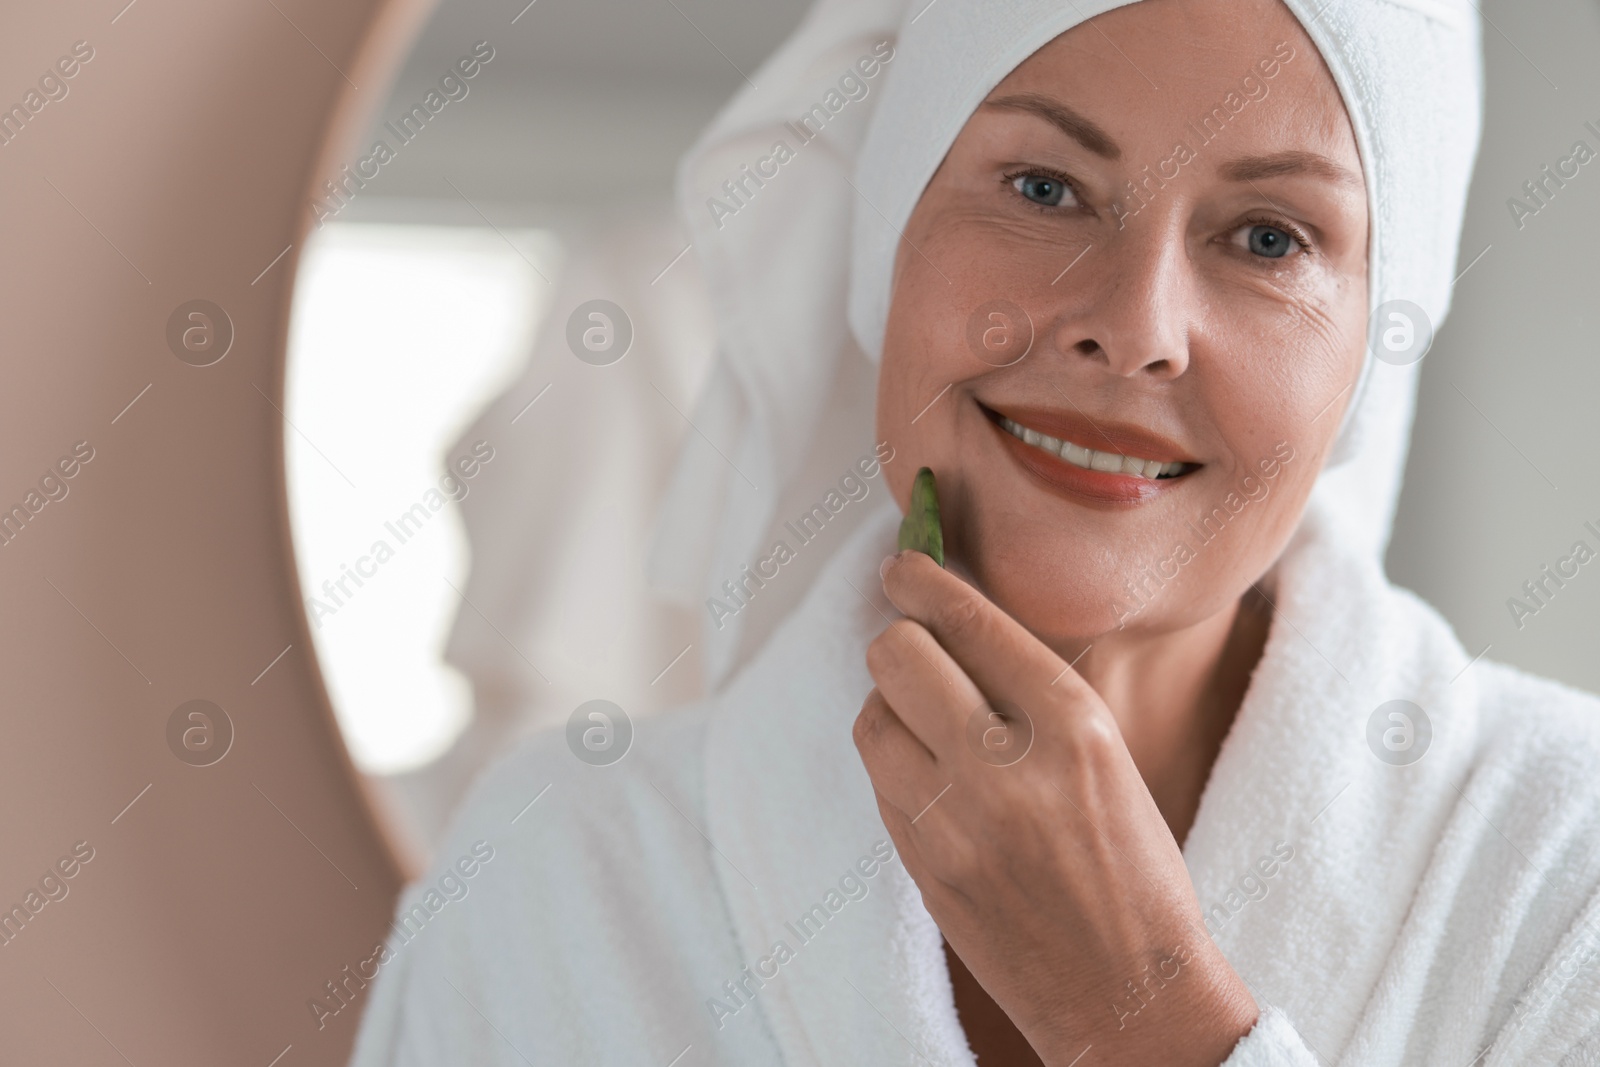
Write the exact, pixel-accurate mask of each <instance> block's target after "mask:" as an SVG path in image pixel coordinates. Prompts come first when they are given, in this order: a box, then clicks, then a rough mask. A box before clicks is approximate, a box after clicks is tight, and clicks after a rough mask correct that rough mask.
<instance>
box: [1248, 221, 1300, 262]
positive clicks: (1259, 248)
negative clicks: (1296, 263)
mask: <svg viewBox="0 0 1600 1067" xmlns="http://www.w3.org/2000/svg"><path fill="white" fill-rule="evenodd" d="M1248 243H1249V246H1250V251H1252V252H1254V253H1255V254H1256V255H1258V256H1266V257H1267V258H1269V259H1277V258H1278V257H1280V256H1283V255H1285V254H1287V253H1288V251H1289V249H1290V247H1291V246H1292V245H1294V244H1295V239H1294V238H1293V237H1290V236H1289V234H1288V233H1286V232H1284V231H1283V230H1280V229H1279V228H1278V227H1276V226H1252V227H1250V236H1249V242H1248Z"/></svg>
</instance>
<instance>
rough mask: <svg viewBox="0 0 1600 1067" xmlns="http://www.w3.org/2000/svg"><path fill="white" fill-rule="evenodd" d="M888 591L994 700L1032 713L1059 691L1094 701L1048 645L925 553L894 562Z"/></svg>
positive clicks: (888, 568)
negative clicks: (1041, 699) (1043, 698)
mask: <svg viewBox="0 0 1600 1067" xmlns="http://www.w3.org/2000/svg"><path fill="white" fill-rule="evenodd" d="M883 591H884V593H885V594H886V595H887V596H888V598H889V600H890V602H891V603H893V604H894V606H895V607H897V608H899V609H900V611H901V613H902V614H904V615H905V616H907V617H908V618H911V619H915V620H916V621H917V622H919V623H921V624H922V625H923V626H925V627H926V628H927V629H928V631H929V632H930V633H932V634H933V636H934V638H935V639H936V640H937V641H938V643H939V644H940V646H942V647H943V648H944V649H945V650H946V651H947V652H949V654H950V656H951V658H952V659H954V660H955V662H956V663H957V665H959V666H960V667H961V669H962V670H963V671H964V672H965V673H966V675H967V676H968V677H969V678H970V679H971V680H972V681H973V682H974V683H976V684H977V686H978V688H979V689H980V690H982V691H983V692H984V693H986V694H988V695H989V696H991V697H1003V698H1008V699H1010V700H1014V701H1016V702H1017V703H1018V704H1021V705H1022V706H1023V707H1024V708H1026V707H1027V705H1028V704H1029V703H1031V702H1034V701H1035V700H1036V699H1037V698H1039V697H1041V696H1044V695H1045V694H1046V691H1048V690H1054V692H1053V693H1051V694H1050V695H1052V696H1059V695H1068V694H1076V695H1079V696H1088V695H1089V693H1088V692H1087V690H1088V683H1086V682H1085V681H1084V680H1083V679H1082V678H1081V677H1080V676H1079V675H1078V674H1077V672H1076V671H1073V670H1071V669H1070V668H1067V664H1066V663H1065V662H1064V661H1063V660H1062V659H1061V657H1060V656H1058V655H1056V654H1055V652H1053V651H1052V650H1051V649H1050V648H1049V647H1048V646H1046V645H1045V644H1044V642H1042V641H1040V640H1039V639H1038V638H1037V637H1035V636H1033V634H1032V633H1030V632H1029V631H1028V629H1027V628H1026V627H1024V626H1023V625H1022V624H1021V623H1019V622H1017V620H1015V619H1013V618H1012V617H1011V616H1010V615H1008V614H1006V613H1005V612H1004V611H1002V610H1000V608H999V607H998V606H996V605H995V604H994V603H993V602H992V601H991V600H989V598H988V597H986V596H984V595H983V594H982V593H981V592H979V591H978V590H977V589H975V588H973V587H972V586H970V585H968V584H967V583H966V582H964V581H962V580H961V579H960V578H959V577H957V576H956V575H954V574H952V573H951V572H949V571H947V570H945V569H944V568H943V567H940V566H939V565H938V564H937V563H935V562H934V561H933V560H932V559H931V558H930V557H928V556H926V555H924V554H923V553H921V552H901V553H898V554H897V555H895V556H892V557H890V561H889V562H888V563H887V564H886V565H885V567H884V569H883ZM1063 668H1067V669H1066V670H1065V671H1063Z"/></svg>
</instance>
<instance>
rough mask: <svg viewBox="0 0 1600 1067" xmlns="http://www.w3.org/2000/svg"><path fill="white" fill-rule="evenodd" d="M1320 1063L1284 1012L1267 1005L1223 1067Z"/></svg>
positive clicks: (1287, 1066)
mask: <svg viewBox="0 0 1600 1067" xmlns="http://www.w3.org/2000/svg"><path fill="white" fill-rule="evenodd" d="M1321 1062H1322V1061H1321V1060H1319V1059H1318V1058H1317V1054H1316V1053H1315V1052H1313V1051H1312V1050H1311V1047H1310V1046H1309V1045H1307V1044H1306V1043H1305V1041H1304V1040H1302V1039H1301V1037H1300V1034H1299V1033H1298V1032H1297V1031H1296V1030H1295V1028H1294V1026H1293V1024H1291V1023H1290V1022H1289V1017H1288V1016H1287V1015H1285V1014H1283V1012H1281V1011H1279V1010H1278V1009H1277V1008H1274V1007H1272V1006H1270V1005H1268V1006H1267V1007H1266V1008H1263V1009H1262V1011H1261V1017H1260V1018H1258V1019H1257V1020H1256V1025H1255V1026H1254V1027H1253V1028H1251V1030H1250V1032H1249V1033H1248V1034H1245V1035H1244V1037H1242V1038H1240V1039H1239V1043H1238V1044H1237V1045H1235V1046H1233V1052H1232V1053H1230V1054H1229V1056H1228V1058H1227V1059H1226V1060H1224V1061H1223V1062H1222V1067H1319V1065H1320V1064H1321Z"/></svg>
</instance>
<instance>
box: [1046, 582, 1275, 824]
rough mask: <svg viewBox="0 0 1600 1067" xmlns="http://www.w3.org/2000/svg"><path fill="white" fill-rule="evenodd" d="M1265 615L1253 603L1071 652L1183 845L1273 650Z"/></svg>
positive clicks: (1107, 639)
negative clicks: (1255, 675) (1255, 674)
mask: <svg viewBox="0 0 1600 1067" xmlns="http://www.w3.org/2000/svg"><path fill="white" fill-rule="evenodd" d="M1263 607H1264V605H1258V604H1257V603H1256V601H1255V598H1254V597H1253V596H1252V597H1251V598H1249V599H1248V600H1245V601H1236V602H1234V603H1233V604H1230V605H1229V606H1228V607H1227V608H1226V609H1224V610H1223V611H1220V612H1218V613H1217V614H1215V615H1213V616H1211V617H1210V618H1207V619H1205V620H1203V621H1201V622H1199V623H1196V624H1195V625H1193V626H1189V627H1186V628H1184V629H1181V630H1173V631H1167V632H1162V633H1142V632H1136V631H1132V630H1129V631H1125V632H1114V633H1110V634H1102V635H1101V636H1099V637H1097V638H1095V640H1094V642H1093V643H1092V644H1089V645H1087V649H1088V650H1087V651H1086V652H1085V651H1084V648H1085V645H1079V646H1078V647H1077V648H1074V649H1070V650H1068V654H1067V656H1066V658H1067V659H1069V660H1070V659H1071V658H1072V657H1073V656H1077V655H1079V654H1080V653H1082V658H1081V659H1079V660H1078V663H1077V667H1076V670H1077V671H1078V673H1079V674H1081V675H1082V676H1083V677H1084V679H1085V680H1086V681H1087V682H1088V683H1089V684H1090V685H1091V686H1093V687H1094V689H1095V691H1096V692H1097V693H1099V694H1100V698H1101V699H1102V700H1104V701H1105V702H1106V705H1107V707H1109V708H1110V709H1111V713H1112V714H1113V715H1114V716H1115V717H1116V720H1117V724H1118V726H1119V727H1121V729H1122V737H1123V740H1124V742H1125V743H1126V744H1127V746H1128V752H1129V754H1130V755H1131V756H1132V757H1133V762H1134V765H1135V766H1136V767H1138V768H1139V773H1140V774H1141V775H1142V776H1143V778H1144V781H1145V785H1146V787H1147V788H1149V790H1150V795H1151V796H1152V797H1153V798H1154V800H1155V802H1156V806H1157V807H1158V808H1159V809H1160V810H1161V814H1162V815H1163V816H1164V817H1165V818H1166V820H1167V826H1168V827H1169V828H1170V829H1171V830H1172V834H1173V837H1174V838H1176V840H1177V842H1178V844H1179V846H1180V847H1181V846H1182V845H1183V842H1184V839H1185V838H1186V837H1187V836H1188V833H1189V828H1190V827H1191V826H1192V825H1193V823H1194V817H1195V814H1196V812H1197V810H1198V808H1199V806H1200V796H1201V794H1202V792H1204V790H1205V784H1206V780H1207V779H1208V778H1209V777H1210V774H1211V765H1212V763H1214V762H1215V761H1216V757H1217V752H1218V750H1219V749H1220V748H1221V747H1222V741H1223V738H1225V737H1226V736H1227V733H1228V729H1229V727H1231V726H1232V725H1233V718H1234V715H1235V714H1236V713H1237V712H1238V710H1239V705H1240V703H1241V702H1242V701H1243V700H1244V694H1245V690H1246V689H1247V688H1248V686H1249V683H1250V675H1251V672H1252V671H1253V670H1254V669H1255V666H1256V663H1257V662H1259V661H1260V659H1261V652H1262V649H1263V648H1264V647H1265V645H1266V637H1267V630H1268V624H1269V621H1270V619H1269V616H1268V615H1267V613H1266V611H1264V610H1263Z"/></svg>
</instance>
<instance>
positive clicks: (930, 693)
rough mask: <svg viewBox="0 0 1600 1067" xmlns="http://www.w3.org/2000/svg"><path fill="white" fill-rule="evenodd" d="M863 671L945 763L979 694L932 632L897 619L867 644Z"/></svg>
mask: <svg viewBox="0 0 1600 1067" xmlns="http://www.w3.org/2000/svg"><path fill="white" fill-rule="evenodd" d="M867 670H868V671H869V672H871V674H872V680H873V681H874V682H876V683H878V690H879V691H880V692H881V693H882V694H883V696H884V698H885V699H886V700H887V701H888V702H889V706H890V707H891V708H893V709H894V711H895V714H896V715H898V716H899V717H900V720H901V721H902V722H904V723H905V724H906V726H907V727H908V728H909V729H910V730H911V732H912V733H914V734H916V736H917V739H918V740H919V741H921V742H922V743H923V745H925V746H927V748H928V750H929V751H930V752H931V753H933V755H934V758H935V759H938V760H941V761H944V762H946V763H948V761H949V760H950V758H951V757H952V756H953V755H954V754H955V752H956V751H957V746H959V745H960V744H961V739H962V736H963V733H964V731H965V728H966V721H967V719H968V717H969V716H970V715H971V714H972V712H973V709H975V708H977V707H978V706H979V705H981V704H982V703H983V702H984V700H983V694H982V693H981V692H980V691H979V690H978V687H977V685H976V684H974V683H973V681H972V679H971V678H968V677H967V674H966V672H965V671H963V670H962V669H961V667H960V665H959V664H957V663H956V661H955V660H954V659H952V658H951V657H950V653H948V652H946V651H945V650H944V649H943V648H942V647H940V645H939V642H938V641H936V640H934V637H933V634H931V633H929V632H928V630H927V628H926V627H924V626H923V625H922V624H921V623H919V622H916V621H915V620H912V619H896V620H895V621H894V622H892V623H890V624H889V627H888V629H886V630H884V631H883V633H881V634H879V635H878V636H877V637H876V638H874V639H873V641H872V643H871V644H869V645H868V646H867Z"/></svg>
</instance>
